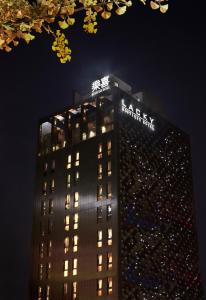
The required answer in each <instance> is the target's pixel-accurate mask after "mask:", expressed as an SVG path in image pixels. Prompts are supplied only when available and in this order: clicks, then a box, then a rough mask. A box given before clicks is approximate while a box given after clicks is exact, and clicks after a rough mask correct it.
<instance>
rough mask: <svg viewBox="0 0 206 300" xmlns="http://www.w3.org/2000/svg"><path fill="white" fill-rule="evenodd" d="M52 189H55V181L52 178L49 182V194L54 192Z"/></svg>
mask: <svg viewBox="0 0 206 300" xmlns="http://www.w3.org/2000/svg"><path fill="white" fill-rule="evenodd" d="M54 189H55V181H54V178H52V180H51V193H53V192H54Z"/></svg>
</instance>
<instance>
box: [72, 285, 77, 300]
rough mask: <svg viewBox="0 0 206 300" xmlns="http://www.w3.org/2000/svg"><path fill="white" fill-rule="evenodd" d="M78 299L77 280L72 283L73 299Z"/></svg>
mask: <svg viewBox="0 0 206 300" xmlns="http://www.w3.org/2000/svg"><path fill="white" fill-rule="evenodd" d="M76 299H77V282H76V281H75V282H73V283H72V300H76Z"/></svg>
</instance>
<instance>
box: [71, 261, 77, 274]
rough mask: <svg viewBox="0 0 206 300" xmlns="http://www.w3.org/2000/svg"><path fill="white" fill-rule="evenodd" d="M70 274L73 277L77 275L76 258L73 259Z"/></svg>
mask: <svg viewBox="0 0 206 300" xmlns="http://www.w3.org/2000/svg"><path fill="white" fill-rule="evenodd" d="M72 274H73V275H74V276H75V275H77V258H73V269H72Z"/></svg>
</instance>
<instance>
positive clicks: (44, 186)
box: [42, 181, 47, 196]
mask: <svg viewBox="0 0 206 300" xmlns="http://www.w3.org/2000/svg"><path fill="white" fill-rule="evenodd" d="M42 193H43V195H45V196H46V194H47V182H46V181H44V183H43V187H42Z"/></svg>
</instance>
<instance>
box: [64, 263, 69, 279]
mask: <svg viewBox="0 0 206 300" xmlns="http://www.w3.org/2000/svg"><path fill="white" fill-rule="evenodd" d="M68 270H69V261H68V260H65V261H64V277H68V274H69V271H68Z"/></svg>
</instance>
